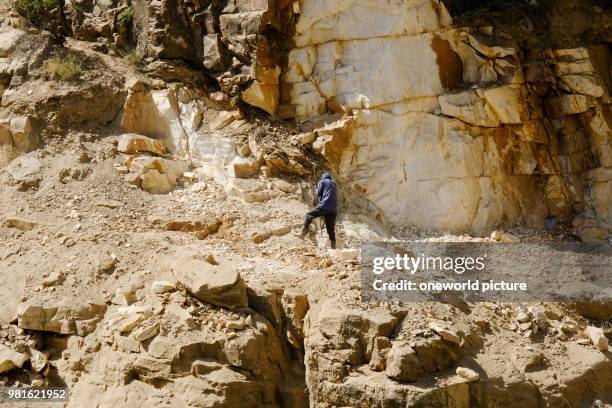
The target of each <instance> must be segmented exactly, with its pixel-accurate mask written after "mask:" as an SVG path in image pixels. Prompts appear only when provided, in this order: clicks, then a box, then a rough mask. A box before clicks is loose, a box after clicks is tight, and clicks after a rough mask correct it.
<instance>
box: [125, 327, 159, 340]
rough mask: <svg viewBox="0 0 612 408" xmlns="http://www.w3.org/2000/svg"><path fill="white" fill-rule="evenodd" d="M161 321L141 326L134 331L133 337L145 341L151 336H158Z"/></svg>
mask: <svg viewBox="0 0 612 408" xmlns="http://www.w3.org/2000/svg"><path fill="white" fill-rule="evenodd" d="M159 326H160V325H159V322H155V323H152V324H148V325H146V326H143V327H140V328H138V329H137V330H135V331H134V333H132V337H134V339H135V340H137V341H140V342H143V341H146V340H149V339H150V338H152V337H154V336H157V334H158V333H159Z"/></svg>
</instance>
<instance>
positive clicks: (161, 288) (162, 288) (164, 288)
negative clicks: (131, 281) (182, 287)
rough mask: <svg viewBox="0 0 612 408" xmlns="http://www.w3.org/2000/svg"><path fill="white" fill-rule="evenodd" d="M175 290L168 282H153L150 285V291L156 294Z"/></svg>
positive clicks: (172, 284) (173, 285)
mask: <svg viewBox="0 0 612 408" xmlns="http://www.w3.org/2000/svg"><path fill="white" fill-rule="evenodd" d="M174 289H176V285H175V284H174V283H172V282H170V281H155V282H153V283H152V284H151V290H153V292H155V293H157V294H161V293H166V292H170V291H172V290H174Z"/></svg>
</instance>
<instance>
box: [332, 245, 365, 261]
mask: <svg viewBox="0 0 612 408" xmlns="http://www.w3.org/2000/svg"><path fill="white" fill-rule="evenodd" d="M360 252H361V251H359V249H356V248H345V249H331V250H329V253H330V255H331V257H332V259H337V260H343V261H353V260H356V259H358V258H359V255H360Z"/></svg>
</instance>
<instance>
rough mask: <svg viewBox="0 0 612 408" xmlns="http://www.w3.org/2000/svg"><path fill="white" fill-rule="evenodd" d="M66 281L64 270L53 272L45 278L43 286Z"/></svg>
mask: <svg viewBox="0 0 612 408" xmlns="http://www.w3.org/2000/svg"><path fill="white" fill-rule="evenodd" d="M63 281H64V273H63V272H61V271H60V272H51V273H50V274H49V276H47V277H46V278H45V279H44V280H43V286H53V285H57V284H60V283H62V282H63Z"/></svg>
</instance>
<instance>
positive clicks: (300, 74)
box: [133, 0, 612, 234]
mask: <svg viewBox="0 0 612 408" xmlns="http://www.w3.org/2000/svg"><path fill="white" fill-rule="evenodd" d="M519 4H520V2H519ZM447 6H448V8H447ZM529 7H531V9H530V8H529ZM593 7H594V10H595V11H593ZM473 8H475V5H471V6H470V5H469V4H467V3H466V4H463V5H462V6H458V5H457V4H455V3H453V2H447V3H444V2H441V1H433V0H432V1H416V0H415V1H394V2H391V3H385V4H381V3H380V2H378V1H371V2H368V1H342V2H340V3H338V2H326V1H317V0H303V1H295V2H286V1H278V2H276V1H263V0H262V1H229V2H212V3H210V2H203V1H199V2H194V3H192V2H172V1H167V2H161V3H160V4H157V3H147V2H136V3H135V4H134V22H133V28H134V29H133V36H134V37H135V39H136V43H137V47H138V49H139V50H140V51H141V52H142V53H143V55H144V56H146V57H147V58H149V59H150V60H151V61H153V60H168V59H173V60H181V61H184V62H187V63H188V64H190V65H191V66H192V67H202V68H204V70H205V72H206V74H207V76H208V78H209V79H213V80H214V81H215V82H216V83H217V84H218V86H220V88H221V89H222V90H223V91H225V92H226V93H227V94H229V95H230V96H231V95H234V96H236V97H240V98H241V99H242V100H243V101H244V102H246V103H247V104H250V105H253V106H256V107H258V108H261V109H263V110H264V111H266V112H268V113H270V114H277V115H279V116H280V117H281V118H295V119H296V120H297V121H298V123H302V124H306V126H303V128H304V129H305V131H307V132H313V131H314V132H315V133H316V136H315V139H316V140H315V142H314V144H313V145H312V148H313V149H314V150H315V151H317V152H319V153H320V154H322V156H323V157H324V158H325V159H326V160H327V164H328V166H329V167H330V168H332V169H333V170H334V171H335V172H336V173H337V175H338V176H339V177H341V178H342V180H343V185H344V186H346V188H347V190H348V191H349V192H350V195H351V196H352V197H353V198H352V200H353V201H355V200H358V198H357V197H360V198H365V199H366V204H365V205H364V206H365V207H366V208H367V211H368V212H370V213H374V214H376V218H378V219H380V220H383V221H384V222H386V223H387V224H388V225H419V226H421V227H425V228H431V229H435V230H441V231H443V230H448V231H452V232H462V231H464V232H471V233H477V234H481V233H484V232H488V231H489V230H491V229H494V228H495V227H500V226H505V227H508V226H512V225H515V224H527V225H530V226H534V227H538V228H541V227H542V226H543V221H544V218H546V217H555V218H556V219H557V220H558V221H571V220H572V219H573V218H574V216H575V215H576V214H583V215H585V217H586V218H587V219H588V220H590V221H589V222H591V223H595V224H597V223H599V224H601V223H603V224H604V228H605V225H608V224H609V223H610V221H611V212H610V211H612V210H611V209H610V207H609V205H608V204H607V201H608V200H607V198H606V197H607V196H609V194H610V188H611V187H610V184H609V179H610V176H609V173H610V170H609V168H610V157H611V155H610V127H609V124H610V120H611V119H610V111H609V104H610V96H609V95H610V93H609V92H610V90H609V87H610V84H611V80H610V68H609V42H607V41H609V39H610V38H609V37H610V34H609V31H610V23H609V15H608V12H607V11H606V12H604V10H603V9H602V8H601V7H600V6H597V5H593V4H591V3H590V2H573V3H572V2H565V3H563V4H561V3H559V4H557V5H553V6H548V5H535V6H534V5H531V6H529V5H523V6H521V7H519V8H518V9H513V8H509V9H506V10H502V12H498V15H497V17H496V18H491V17H490V18H487V17H486V16H487V13H486V11H485V12H483V11H480V14H476V15H474V11H473V10H472V17H471V19H466V18H463V19H461V18H458V17H461V16H458V14H459V13H465V12H467V11H469V10H470V9H473ZM449 9H450V10H452V11H453V12H454V13H456V15H455V16H454V17H455V19H454V20H453V16H451V14H450V13H449V11H448V10H449ZM585 9H586V13H587V15H590V14H588V13H589V11H592V15H593V17H592V24H591V25H589V26H588V30H587V28H584V27H582V26H583V25H584V19H585V18H586V17H585V15H584V13H585V11H584V10H585ZM563 10H574V11H573V12H572V13H573V14H572V16H575V17H576V18H575V21H574V23H573V24H572V23H570V22H569V21H567V22H565V23H564V22H562V21H561V22H560V20H562V16H560V13H562V12H563ZM576 10H577V11H576ZM530 12H531V13H532V16H531V17H532V19H533V20H534V21H532V20H530V18H529V13H530ZM491 13H492V15H493V16H495V13H494V12H491ZM500 14H501V17H500ZM468 15H469V13H468ZM536 18H539V19H540V20H541V21H538V20H537V19H536ZM534 24H535V25H534ZM462 25H465V27H462ZM564 27H568V28H567V30H572V29H571V28H569V27H574V28H573V31H575V32H574V33H572V34H573V37H571V38H570V39H569V40H568V39H567V36H566V35H564V33H563V29H564ZM581 27H582V28H581ZM504 29H509V30H508V31H504ZM546 30H548V31H546ZM580 30H582V31H580ZM156 64H157V65H156ZM157 68H159V63H158V62H152V63H151V64H150V69H151V70H152V71H153V72H154V71H155V70H156V69H157ZM330 115H331V117H330ZM334 115H335V116H334ZM323 125H325V126H323ZM194 155H196V156H197V155H198V152H194Z"/></svg>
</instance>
